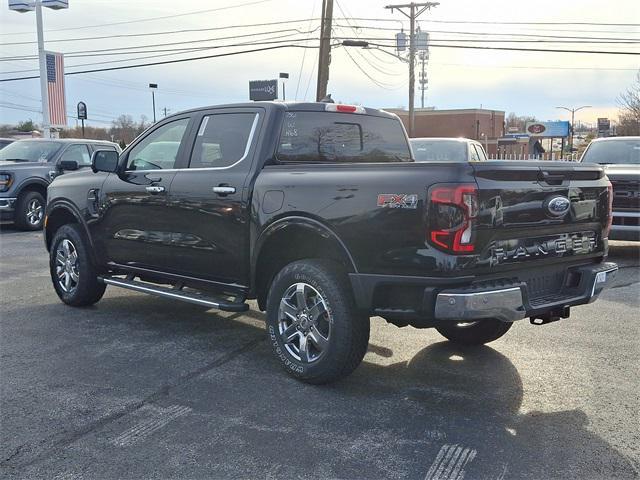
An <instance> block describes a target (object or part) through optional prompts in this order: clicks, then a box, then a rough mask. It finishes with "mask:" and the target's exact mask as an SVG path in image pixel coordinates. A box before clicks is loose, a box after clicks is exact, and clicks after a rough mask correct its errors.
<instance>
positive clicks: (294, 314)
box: [278, 282, 331, 363]
mask: <svg viewBox="0 0 640 480" xmlns="http://www.w3.org/2000/svg"><path fill="white" fill-rule="evenodd" d="M278 329H279V333H280V338H281V339H282V343H283V344H284V347H285V348H286V349H287V351H288V352H289V354H291V356H293V357H294V358H295V359H296V360H298V361H300V362H302V363H312V362H315V361H317V360H318V359H319V358H321V357H322V356H323V355H324V353H326V351H327V348H328V346H329V337H330V335H331V316H330V314H329V310H328V308H327V303H326V301H325V299H324V298H323V297H322V295H320V292H318V290H316V289H315V288H313V287H312V286H311V285H309V284H307V283H303V282H300V283H295V284H293V285H291V286H290V287H289V288H288V289H287V290H286V291H285V292H284V294H283V295H282V299H281V300H280V308H279V312H278Z"/></svg>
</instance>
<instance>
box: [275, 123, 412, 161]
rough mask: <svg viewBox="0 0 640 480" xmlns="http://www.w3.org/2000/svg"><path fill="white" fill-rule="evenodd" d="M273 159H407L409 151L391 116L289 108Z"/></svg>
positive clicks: (403, 135)
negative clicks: (299, 110)
mask: <svg viewBox="0 0 640 480" xmlns="http://www.w3.org/2000/svg"><path fill="white" fill-rule="evenodd" d="M277 158H278V161H280V162H286V163H369V162H376V163H378V162H408V161H411V152H410V150H409V145H408V143H407V139H406V137H405V134H404V130H403V129H402V125H401V123H400V121H399V120H397V119H395V118H385V117H375V116H371V115H359V114H345V113H332V112H295V111H289V112H286V113H285V119H284V125H283V128H282V133H281V135H280V143H279V146H278V153H277Z"/></svg>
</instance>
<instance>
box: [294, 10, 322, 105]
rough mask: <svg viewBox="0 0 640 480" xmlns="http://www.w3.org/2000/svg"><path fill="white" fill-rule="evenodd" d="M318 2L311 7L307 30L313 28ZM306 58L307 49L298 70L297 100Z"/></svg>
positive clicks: (303, 53)
mask: <svg viewBox="0 0 640 480" xmlns="http://www.w3.org/2000/svg"><path fill="white" fill-rule="evenodd" d="M316 3H317V0H314V1H313V4H312V8H311V20H309V26H308V27H307V30H308V29H310V28H311V23H312V22H313V14H314V12H315V10H316ZM306 58H307V51H306V50H303V52H302V61H301V62H300V71H299V72H298V82H297V83H296V93H295V95H294V98H295V99H296V100H297V99H298V90H299V89H300V79H301V78H302V70H303V69H304V61H305V59H306Z"/></svg>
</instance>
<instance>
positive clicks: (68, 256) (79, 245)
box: [49, 224, 106, 307]
mask: <svg viewBox="0 0 640 480" xmlns="http://www.w3.org/2000/svg"><path fill="white" fill-rule="evenodd" d="M87 244H88V242H87V240H86V237H85V235H84V232H83V231H82V229H81V228H80V226H78V225H76V224H73V225H64V226H62V227H60V229H59V230H58V231H57V232H56V234H55V236H54V237H53V241H52V242H51V250H50V254H49V255H50V258H49V269H50V272H51V281H52V282H53V287H54V288H55V290H56V293H57V294H58V297H60V300H62V301H63V302H64V303H66V304H67V305H72V306H74V307H82V306H86V305H92V304H94V303H96V302H97V301H98V300H100V299H101V298H102V296H103V295H104V291H105V289H106V285H105V284H103V283H101V282H100V281H99V280H98V274H97V272H96V268H95V266H94V265H93V261H92V259H91V256H90V254H89V248H88V245H87Z"/></svg>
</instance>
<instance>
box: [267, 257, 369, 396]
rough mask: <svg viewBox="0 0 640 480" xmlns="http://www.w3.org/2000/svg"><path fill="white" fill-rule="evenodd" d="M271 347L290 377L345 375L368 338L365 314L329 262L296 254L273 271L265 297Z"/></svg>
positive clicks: (316, 379) (325, 379)
mask: <svg viewBox="0 0 640 480" xmlns="http://www.w3.org/2000/svg"><path fill="white" fill-rule="evenodd" d="M267 329H268V334H269V340H270V343H271V345H272V348H273V351H274V353H275V355H276V357H277V358H278V360H279V361H280V363H281V364H282V366H283V367H284V368H285V370H286V371H287V372H288V373H289V374H291V375H292V376H294V377H295V378H297V379H299V380H302V381H304V382H307V383H313V384H321V383H329V382H333V381H336V380H338V379H340V378H342V377H345V376H347V375H349V374H350V373H351V372H352V371H353V370H355V369H356V367H357V366H358V365H359V364H360V362H361V361H362V358H363V357H364V355H365V353H366V351H367V345H368V343H369V318H368V317H367V316H366V315H364V314H362V313H361V312H359V311H358V310H357V308H356V306H355V302H354V300H353V295H352V294H351V288H350V285H349V281H348V279H347V277H346V275H345V274H344V272H343V271H342V270H341V269H340V267H339V265H337V264H335V263H334V262H329V261H325V260H300V261H297V262H293V263H290V264H289V265H287V266H286V267H284V268H283V269H282V270H281V271H280V273H278V275H277V276H276V277H275V279H274V280H273V282H272V284H271V288H270V289H269V294H268V297H267Z"/></svg>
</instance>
